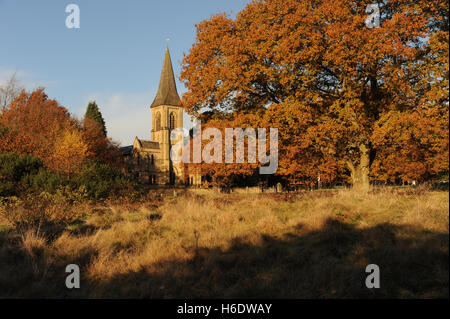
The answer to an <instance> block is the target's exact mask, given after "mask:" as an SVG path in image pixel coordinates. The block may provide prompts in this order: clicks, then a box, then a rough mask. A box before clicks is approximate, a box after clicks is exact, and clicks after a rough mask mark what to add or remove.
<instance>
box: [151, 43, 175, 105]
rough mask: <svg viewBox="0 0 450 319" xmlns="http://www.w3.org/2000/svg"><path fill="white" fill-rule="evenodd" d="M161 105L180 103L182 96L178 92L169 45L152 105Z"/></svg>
mask: <svg viewBox="0 0 450 319" xmlns="http://www.w3.org/2000/svg"><path fill="white" fill-rule="evenodd" d="M159 105H171V106H179V105H180V97H179V95H178V92H177V86H176V84H175V77H174V75H173V68H172V60H171V59H170V53H169V47H167V48H166V54H165V56H164V63H163V67H162V71H161V78H160V80H159V87H158V93H156V97H155V100H154V101H153V103H152V105H151V106H150V107H156V106H159Z"/></svg>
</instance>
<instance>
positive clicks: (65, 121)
mask: <svg viewBox="0 0 450 319" xmlns="http://www.w3.org/2000/svg"><path fill="white" fill-rule="evenodd" d="M93 122H94V121H92V120H89V119H86V120H85V121H84V122H83V124H81V123H79V121H78V120H76V119H75V118H73V117H71V115H70V113H69V112H68V111H67V109H66V108H64V107H63V106H61V105H59V103H58V102H57V101H56V100H52V99H49V98H48V97H47V95H46V94H45V92H44V89H42V88H40V89H37V90H35V91H34V92H31V93H27V92H25V91H22V92H21V94H20V95H19V96H18V97H17V98H16V99H15V100H14V101H13V102H12V103H11V106H10V107H9V108H8V109H6V110H5V111H4V112H3V113H2V115H1V117H0V127H2V136H1V140H0V152H11V153H17V154H21V155H33V156H35V157H38V158H40V159H41V160H42V162H43V163H44V165H45V167H47V168H49V169H51V170H54V171H57V172H60V173H63V174H64V175H66V176H68V177H70V176H72V175H74V174H75V173H76V172H77V171H78V170H79V169H80V167H81V165H82V164H83V163H84V162H85V161H86V160H91V159H92V160H96V161H98V162H101V163H107V164H111V165H114V166H116V167H121V157H120V156H119V149H118V147H117V145H116V144H115V143H114V142H112V141H111V140H110V139H108V138H107V137H106V136H105V135H104V134H103V132H102V129H101V127H99V125H98V124H97V123H93Z"/></svg>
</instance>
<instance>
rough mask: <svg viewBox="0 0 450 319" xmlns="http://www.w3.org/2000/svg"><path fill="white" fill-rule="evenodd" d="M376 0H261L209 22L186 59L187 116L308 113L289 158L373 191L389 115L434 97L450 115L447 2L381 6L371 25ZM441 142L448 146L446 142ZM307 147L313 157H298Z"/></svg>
mask: <svg viewBox="0 0 450 319" xmlns="http://www.w3.org/2000/svg"><path fill="white" fill-rule="evenodd" d="M372 3H373V1H372V0H367V1H358V2H355V1H350V0H343V1H333V0H302V1H298V0H260V1H253V2H252V3H251V4H249V5H248V6H247V7H246V8H245V9H244V10H243V11H241V12H239V14H238V15H237V17H236V19H232V18H230V17H228V16H227V15H225V14H221V15H216V16H213V17H212V18H211V19H209V20H206V21H203V22H201V23H200V24H199V25H197V39H196V42H195V44H194V45H193V47H192V48H191V49H190V51H189V54H187V55H186V56H185V57H184V59H183V62H182V64H183V65H182V73H181V79H182V80H183V81H184V83H185V86H186V87H187V89H188V91H187V93H185V94H184V96H183V100H184V105H185V108H186V110H187V111H188V112H189V113H190V114H194V115H197V114H199V113H200V112H201V111H202V110H205V109H206V110H208V109H209V110H215V111H219V112H229V113H232V114H239V112H245V113H254V114H264V113H266V112H275V114H273V116H272V118H273V119H276V114H277V113H278V114H280V115H281V117H284V115H283V114H288V113H289V110H299V111H301V108H302V107H305V106H306V107H307V108H309V111H308V112H310V118H307V122H306V123H305V124H304V125H306V127H303V128H302V129H300V131H301V132H299V130H298V129H297V128H293V129H292V131H289V130H288V129H286V130H285V131H284V134H286V135H287V136H284V137H283V139H286V140H287V141H289V142H290V143H291V145H292V147H290V148H289V149H290V150H289V149H288V148H285V150H284V151H283V152H284V154H285V155H286V156H288V157H287V158H289V160H290V161H292V162H300V163H302V165H304V163H305V161H304V160H303V159H302V157H303V158H304V157H305V156H313V155H314V156H313V157H314V158H311V159H309V160H306V162H308V163H310V164H309V165H313V166H314V164H312V163H316V164H315V165H316V166H317V165H318V164H317V163H320V162H324V163H325V162H327V161H329V163H330V165H331V166H327V167H326V170H329V169H330V167H332V166H333V165H334V166H336V169H337V166H339V163H345V165H346V167H347V169H348V170H349V172H350V175H351V180H352V183H353V185H354V187H356V188H359V189H363V190H366V189H368V187H369V175H370V168H371V165H372V163H373V162H374V160H375V158H376V157H377V151H379V150H378V149H377V148H376V147H374V139H375V137H374V131H375V130H378V129H379V128H380V127H381V126H382V125H381V124H382V122H383V121H385V118H386V116H387V115H386V114H389V113H390V112H401V113H402V112H411V111H413V110H417V111H418V110H419V109H421V108H425V107H428V106H427V105H426V104H427V103H428V102H429V101H431V100H432V101H434V102H433V103H432V104H433V105H435V107H440V108H441V109H442V110H443V111H444V112H445V110H448V95H447V96H446V95H445V93H444V92H445V90H447V91H448V81H447V82H445V78H447V79H448V77H446V76H444V81H439V80H438V75H436V74H439V72H440V70H441V69H442V68H443V69H445V68H447V69H448V60H447V61H444V59H445V57H442V56H441V55H440V54H439V50H443V45H444V44H445V45H448V18H447V16H448V3H447V1H444V0H431V1H428V0H427V1H425V0H419V1H412V0H391V1H386V2H382V1H379V2H378V8H379V9H380V12H381V17H380V24H379V25H377V26H376V27H374V28H368V27H367V26H366V23H365V22H366V19H367V16H368V14H367V13H366V8H367V6H368V5H371V4H372ZM446 28H447V29H446ZM436 38H437V39H438V40H436ZM427 39H429V40H428V41H427ZM433 46H435V48H433ZM432 52H434V54H437V56H438V60H436V59H433V58H432V57H433V53H432ZM433 72H435V73H433ZM299 108H300V109H299ZM271 109H272V110H271ZM277 110H278V111H277ZM418 112H419V113H421V112H420V111H418ZM293 114H294V115H295V112H293ZM429 114H432V112H430V113H429ZM436 119H437V118H436V117H432V118H431V120H432V121H435V120H436ZM380 121H381V122H380ZM272 123H273V124H274V125H278V124H277V123H276V121H272ZM279 124H280V125H281V124H282V123H279ZM302 125H303V124H302ZM299 133H301V134H304V135H303V136H304V138H300V140H299V137H298V136H297V134H299ZM446 138H447V142H446V141H445V139H446ZM306 139H309V141H307V140H306ZM398 142H399V141H398V140H394V143H398ZM436 143H440V144H441V145H445V144H446V143H447V145H448V136H447V137H446V136H443V137H442V138H440V139H439V141H437V142H436ZM287 144H289V143H284V145H287ZM306 145H308V146H309V147H308V148H307V149H304V150H305V151H308V152H310V153H309V154H308V155H305V154H303V153H302V152H300V150H303V149H302V148H303V147H304V146H306ZM377 145H380V144H377ZM420 145H421V146H420V148H421V150H422V148H423V147H426V143H423V144H420ZM296 147H297V148H298V149H297V150H293V149H295V148H296ZM443 149H444V151H445V146H444V147H443ZM447 153H448V147H447ZM302 154H303V155H302ZM380 154H381V152H380ZM289 156H290V157H289ZM332 158H334V159H332ZM424 158H426V157H424ZM399 165H400V164H399ZM286 167H288V166H286ZM292 169H293V170H296V169H298V167H296V168H292Z"/></svg>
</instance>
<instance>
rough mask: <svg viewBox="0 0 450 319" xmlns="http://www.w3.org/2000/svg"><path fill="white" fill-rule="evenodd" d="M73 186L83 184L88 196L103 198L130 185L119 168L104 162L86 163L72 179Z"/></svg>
mask: <svg viewBox="0 0 450 319" xmlns="http://www.w3.org/2000/svg"><path fill="white" fill-rule="evenodd" d="M74 184H75V187H78V188H79V187H81V186H85V190H86V192H87V194H88V196H89V197H90V198H93V199H103V198H108V197H114V196H117V195H119V194H121V193H122V192H124V191H125V190H127V189H128V188H129V186H131V181H129V180H128V179H127V178H126V177H125V176H124V175H123V174H122V173H121V172H120V171H119V170H117V169H116V168H113V167H111V166H109V165H106V164H100V163H97V162H90V163H88V164H87V165H86V166H85V167H84V168H83V169H82V170H81V172H80V174H79V175H78V176H77V177H76V178H75V179H74Z"/></svg>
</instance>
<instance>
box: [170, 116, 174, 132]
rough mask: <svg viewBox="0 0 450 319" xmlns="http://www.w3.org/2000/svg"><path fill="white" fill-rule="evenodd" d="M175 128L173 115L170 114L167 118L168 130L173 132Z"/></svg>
mask: <svg viewBox="0 0 450 319" xmlns="http://www.w3.org/2000/svg"><path fill="white" fill-rule="evenodd" d="M174 128H175V114H173V113H170V116H169V129H171V130H173V129H174Z"/></svg>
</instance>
